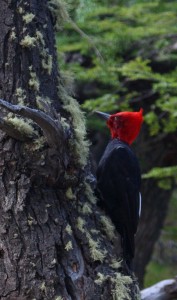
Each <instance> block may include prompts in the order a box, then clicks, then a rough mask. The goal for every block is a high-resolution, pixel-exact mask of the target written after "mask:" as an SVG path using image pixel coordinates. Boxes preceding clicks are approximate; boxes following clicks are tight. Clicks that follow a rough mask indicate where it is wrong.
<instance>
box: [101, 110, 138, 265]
mask: <svg viewBox="0 0 177 300" xmlns="http://www.w3.org/2000/svg"><path fill="white" fill-rule="evenodd" d="M96 113H97V114H99V115H100V116H101V117H103V118H104V119H106V120H107V122H106V123H107V126H108V127H109V129H110V133H111V137H112V139H111V141H110V142H109V143H108V145H107V147H106V150H105V152H104V153H103V156H102V158H101V160H100V162H99V165H98V169H97V172H96V177H97V188H96V190H97V191H96V192H97V195H98V197H99V199H100V201H99V202H100V203H101V207H103V208H104V209H105V211H106V213H107V214H108V215H109V216H110V218H111V220H112V222H113V223H114V225H115V227H116V230H117V231H118V233H119V234H120V236H121V241H122V250H123V259H124V261H125V262H126V264H127V266H128V267H129V269H132V260H133V257H134V252H135V245H134V237H135V234H136V231H137V226H138V221H139V216H140V212H141V194H140V186H141V173H140V167H139V163H138V160H137V158H136V156H135V154H134V152H133V151H132V149H131V147H130V146H131V144H132V143H133V141H134V140H135V139H136V137H137V136H138V134H139V131H140V128H141V125H142V122H143V109H142V108H141V109H140V111H139V112H118V113H115V114H112V115H109V114H106V113H102V112H99V111H96Z"/></svg>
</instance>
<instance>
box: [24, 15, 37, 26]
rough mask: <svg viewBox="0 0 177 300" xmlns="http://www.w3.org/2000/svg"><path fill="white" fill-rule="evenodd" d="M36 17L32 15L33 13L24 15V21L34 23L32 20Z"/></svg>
mask: <svg viewBox="0 0 177 300" xmlns="http://www.w3.org/2000/svg"><path fill="white" fill-rule="evenodd" d="M34 17H35V15H34V14H32V13H29V14H26V15H23V17H22V18H23V21H24V22H25V23H26V24H28V23H30V22H32V20H33V19H34Z"/></svg>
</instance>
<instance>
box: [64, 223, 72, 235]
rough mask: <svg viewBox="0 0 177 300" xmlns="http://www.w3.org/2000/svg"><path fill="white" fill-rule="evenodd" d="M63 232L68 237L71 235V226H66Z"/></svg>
mask: <svg viewBox="0 0 177 300" xmlns="http://www.w3.org/2000/svg"><path fill="white" fill-rule="evenodd" d="M65 231H66V232H67V233H68V234H69V235H71V234H72V232H73V231H72V228H71V226H70V225H69V224H68V225H67V226H66V228H65Z"/></svg>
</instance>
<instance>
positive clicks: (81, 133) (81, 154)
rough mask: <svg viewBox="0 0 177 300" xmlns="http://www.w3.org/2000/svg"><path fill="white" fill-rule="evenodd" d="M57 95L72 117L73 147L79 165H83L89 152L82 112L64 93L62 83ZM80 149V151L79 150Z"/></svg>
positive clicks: (76, 103) (75, 102) (74, 101)
mask: <svg viewBox="0 0 177 300" xmlns="http://www.w3.org/2000/svg"><path fill="white" fill-rule="evenodd" d="M59 97H60V99H61V100H62V101H63V104H64V105H63V108H64V109H65V110H66V111H68V112H69V113H70V115H71V117H72V124H73V128H74V133H75V137H76V139H75V141H74V147H75V151H76V155H77V160H78V162H79V163H80V165H81V166H83V167H84V166H85V164H86V163H87V158H88V154H89V142H88V141H87V140H86V127H85V117H84V113H83V112H82V111H81V110H80V107H79V104H78V102H77V101H76V100H75V99H74V98H72V97H71V96H69V95H68V94H67V93H66V90H65V89H64V87H63V86H62V85H60V86H59ZM81 149H82V151H81Z"/></svg>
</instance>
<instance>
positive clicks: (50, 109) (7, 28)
mask: <svg viewBox="0 0 177 300" xmlns="http://www.w3.org/2000/svg"><path fill="white" fill-rule="evenodd" d="M59 3H60V4H61V2H59ZM49 4H51V3H49V1H47V0H29V1H27V2H25V1H21V0H19V1H17V0H8V1H2V3H1V7H0V12H1V14H0V28H1V35H0V98H2V99H5V100H6V101H7V102H4V100H1V101H0V106H1V115H0V118H1V119H0V128H1V131H0V157H1V160H0V161H1V162H0V174H1V178H0V188H1V194H0V298H2V299H9V300H13V299H17V300H22V299H23V300H24V299H29V300H31V299H52V300H53V299H57V300H61V299H65V300H66V299H67V300H69V299H74V300H75V299H77V300H79V299H103V300H104V299H111V298H112V299H122V300H123V299H124V298H125V299H136V298H137V297H138V294H139V292H138V286H137V283H136V280H135V278H134V276H133V274H127V270H126V268H125V266H124V263H123V262H120V261H118V259H120V242H119V236H118V235H117V234H116V233H115V232H114V228H113V227H112V224H111V223H110V222H109V221H108V220H107V219H105V216H104V212H102V211H100V210H99V209H98V208H97V206H96V202H95V198H94V196H93V193H92V190H91V181H92V175H91V173H90V170H89V166H88V163H85V161H84V160H83V157H82V159H81V157H80V156H84V155H85V156H86V154H84V153H86V152H87V150H86V149H85V148H86V144H85V141H84V139H82V137H80V135H81V134H82V128H79V127H77V123H79V122H80V119H79V118H81V114H80V115H79V113H80V112H79V109H78V107H77V104H76V102H75V100H73V99H72V98H71V97H69V96H67V95H66V93H65V91H64V88H63V85H62V83H61V81H62V80H61V77H60V74H58V67H57V63H56V62H57V57H56V51H55V43H54V31H53V26H54V25H55V15H54V14H52V13H51V11H53V12H54V10H55V8H56V7H55V5H53V6H52V10H51V9H49ZM9 112H11V114H10V115H9ZM83 126H84V125H83ZM79 130H80V131H79ZM79 132H80V135H79ZM78 147H80V148H78ZM79 150H80V152H82V153H79ZM79 154H80V155H79ZM85 160H86V157H85ZM129 275H130V276H129Z"/></svg>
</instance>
